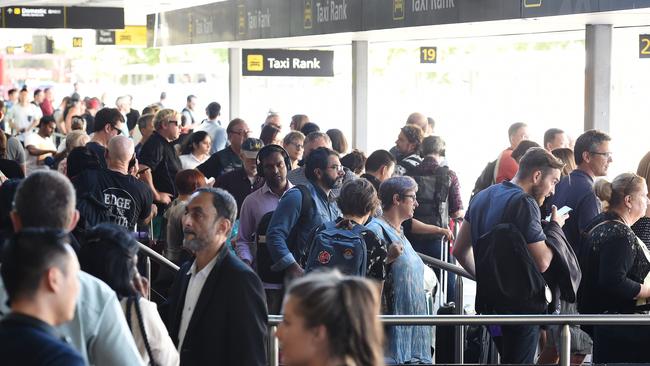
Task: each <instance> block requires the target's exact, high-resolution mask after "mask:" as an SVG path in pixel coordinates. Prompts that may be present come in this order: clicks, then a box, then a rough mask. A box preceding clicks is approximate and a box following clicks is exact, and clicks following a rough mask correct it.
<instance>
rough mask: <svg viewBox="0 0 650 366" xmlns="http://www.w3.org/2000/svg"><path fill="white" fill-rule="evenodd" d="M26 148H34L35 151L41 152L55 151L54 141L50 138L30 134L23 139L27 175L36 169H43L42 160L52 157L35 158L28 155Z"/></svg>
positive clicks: (41, 156)
mask: <svg viewBox="0 0 650 366" xmlns="http://www.w3.org/2000/svg"><path fill="white" fill-rule="evenodd" d="M28 146H34V147H35V148H37V149H41V150H56V146H54V141H52V138H51V137H42V136H41V135H39V134H38V133H30V134H28V135H27V136H26V137H25V156H26V157H27V159H26V162H27V174H29V173H31V172H33V171H34V170H37V169H43V168H44V166H43V160H45V158H46V157H48V156H52V154H43V155H39V156H35V155H32V154H30V153H29V150H28V149H27V147H28Z"/></svg>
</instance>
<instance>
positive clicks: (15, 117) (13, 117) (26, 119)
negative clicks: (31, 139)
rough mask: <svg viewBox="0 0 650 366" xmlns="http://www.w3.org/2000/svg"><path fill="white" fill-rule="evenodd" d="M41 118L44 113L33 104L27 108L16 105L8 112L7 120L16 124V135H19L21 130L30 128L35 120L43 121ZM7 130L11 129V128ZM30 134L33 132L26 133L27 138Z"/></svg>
mask: <svg viewBox="0 0 650 366" xmlns="http://www.w3.org/2000/svg"><path fill="white" fill-rule="evenodd" d="M41 117H43V112H42V111H41V109H40V108H39V107H37V106H35V105H33V104H31V103H29V104H28V105H27V106H22V105H20V104H14V106H13V107H11V109H10V110H9V111H8V112H7V120H9V121H13V122H14V126H15V127H16V133H18V132H19V131H20V130H21V129H26V128H28V127H29V126H30V125H31V124H32V122H33V121H34V120H35V119H36V120H38V119H41ZM6 128H7V129H9V126H7V127H6ZM29 134H31V130H30V131H25V136H27V135H29ZM20 135H22V134H20ZM20 135H19V136H20ZM19 138H20V137H19ZM20 140H21V141H23V140H24V139H23V138H20Z"/></svg>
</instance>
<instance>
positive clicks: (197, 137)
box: [178, 131, 212, 169]
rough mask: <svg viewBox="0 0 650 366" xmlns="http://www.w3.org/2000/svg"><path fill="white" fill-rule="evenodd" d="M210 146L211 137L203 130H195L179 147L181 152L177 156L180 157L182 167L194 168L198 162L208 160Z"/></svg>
mask: <svg viewBox="0 0 650 366" xmlns="http://www.w3.org/2000/svg"><path fill="white" fill-rule="evenodd" d="M211 147H212V139H211V138H210V135H208V133H207V132H205V131H197V132H194V133H192V134H191V135H190V137H189V138H188V139H187V140H185V143H184V144H183V146H182V147H181V153H180V156H179V157H178V158H179V159H181V164H182V166H183V169H194V168H196V167H197V166H198V165H199V164H202V163H203V162H204V161H206V160H208V158H209V157H210V148H211Z"/></svg>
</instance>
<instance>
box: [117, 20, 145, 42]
mask: <svg viewBox="0 0 650 366" xmlns="http://www.w3.org/2000/svg"><path fill="white" fill-rule="evenodd" d="M115 44H116V45H118V46H146V45H147V26H145V25H127V26H126V27H124V29H118V30H116V31H115Z"/></svg>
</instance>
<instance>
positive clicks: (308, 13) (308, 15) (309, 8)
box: [303, 0, 314, 29]
mask: <svg viewBox="0 0 650 366" xmlns="http://www.w3.org/2000/svg"><path fill="white" fill-rule="evenodd" d="M312 14H314V11H313V5H312V0H305V9H304V10H303V27H305V29H311V28H312V27H313V26H314V24H313V22H312Z"/></svg>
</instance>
